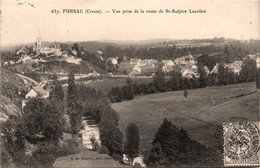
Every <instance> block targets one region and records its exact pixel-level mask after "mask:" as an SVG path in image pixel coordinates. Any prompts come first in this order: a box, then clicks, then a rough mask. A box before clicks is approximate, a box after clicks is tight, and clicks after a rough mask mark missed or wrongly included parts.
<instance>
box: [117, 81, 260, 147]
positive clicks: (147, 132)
mask: <svg viewBox="0 0 260 168" xmlns="http://www.w3.org/2000/svg"><path fill="white" fill-rule="evenodd" d="M255 90H256V88H255V84H254V83H246V84H237V85H230V86H224V87H211V88H204V89H193V90H189V91H188V98H187V99H185V98H184V96H183V91H176V92H168V93H160V94H152V95H145V96H138V97H136V98H135V99H134V100H132V101H128V102H122V103H115V104H112V107H113V108H114V109H115V110H116V111H117V112H118V113H119V115H120V123H119V125H120V129H121V130H122V131H123V132H124V131H125V128H126V126H127V124H128V123H130V122H134V123H136V124H137V125H138V127H139V129H140V138H141V148H146V147H148V146H149V145H150V144H151V141H152V139H153V137H154V134H155V132H156V130H157V129H158V127H159V126H160V124H161V123H162V121H163V119H164V118H165V117H167V118H168V119H169V120H171V121H172V122H173V124H175V125H177V126H179V127H183V128H184V129H186V130H187V132H188V134H189V135H190V136H191V138H192V139H195V140H198V141H199V142H201V143H203V144H205V145H213V144H214V141H215V137H214V134H215V131H216V129H217V127H218V125H219V124H221V123H222V122H223V121H227V120H230V119H231V118H232V117H243V118H246V119H248V120H254V121H256V120H258V117H259V112H258V104H259V103H258V99H257V93H256V92H255ZM243 94H248V95H244V96H242V95H243ZM232 97H235V98H232Z"/></svg>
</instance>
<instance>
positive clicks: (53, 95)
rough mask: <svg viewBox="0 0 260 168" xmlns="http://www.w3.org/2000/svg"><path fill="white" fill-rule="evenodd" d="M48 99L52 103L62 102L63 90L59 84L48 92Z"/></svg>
mask: <svg viewBox="0 0 260 168" xmlns="http://www.w3.org/2000/svg"><path fill="white" fill-rule="evenodd" d="M49 98H50V99H53V100H54V101H61V102H63V99H64V92H63V88H62V86H61V85H60V84H56V85H55V86H54V88H53V89H52V90H51V91H50V95H49Z"/></svg>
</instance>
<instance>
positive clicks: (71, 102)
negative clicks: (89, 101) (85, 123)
mask: <svg viewBox="0 0 260 168" xmlns="http://www.w3.org/2000/svg"><path fill="white" fill-rule="evenodd" d="M67 113H68V115H69V117H70V123H71V126H72V128H71V129H72V134H73V135H76V134H77V133H78V132H79V130H80V126H81V122H82V106H81V105H80V104H79V103H78V102H77V89H76V85H75V79H74V74H73V73H69V74H68V93H67Z"/></svg>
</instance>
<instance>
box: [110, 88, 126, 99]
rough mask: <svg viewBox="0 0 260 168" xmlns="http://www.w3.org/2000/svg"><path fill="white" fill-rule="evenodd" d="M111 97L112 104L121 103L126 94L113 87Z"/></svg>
mask: <svg viewBox="0 0 260 168" xmlns="http://www.w3.org/2000/svg"><path fill="white" fill-rule="evenodd" d="M109 97H110V100H111V102H112V103H114V102H121V101H122V100H123V99H124V94H123V92H122V89H121V88H119V87H117V86H116V87H112V89H111V91H110V92H109Z"/></svg>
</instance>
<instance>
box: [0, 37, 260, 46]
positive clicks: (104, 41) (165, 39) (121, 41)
mask: <svg viewBox="0 0 260 168" xmlns="http://www.w3.org/2000/svg"><path fill="white" fill-rule="evenodd" d="M214 38H225V40H238V41H250V40H260V39H236V38H227V37H213V38H191V39H167V38H157V39H144V40H114V39H100V40H82V41H79V40H75V41H56V40H42V41H43V42H57V43H81V42H99V43H114V44H120V43H132V44H138V43H142V42H143V43H148V42H149V41H150V42H149V43H158V42H166V41H182V40H189V41H191V40H213V39H214ZM152 41H154V42H152ZM156 41H158V42H156ZM35 42H36V40H35V41H31V42H23V43H2V44H1V46H2V47H9V46H19V45H26V44H33V43H35Z"/></svg>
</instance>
